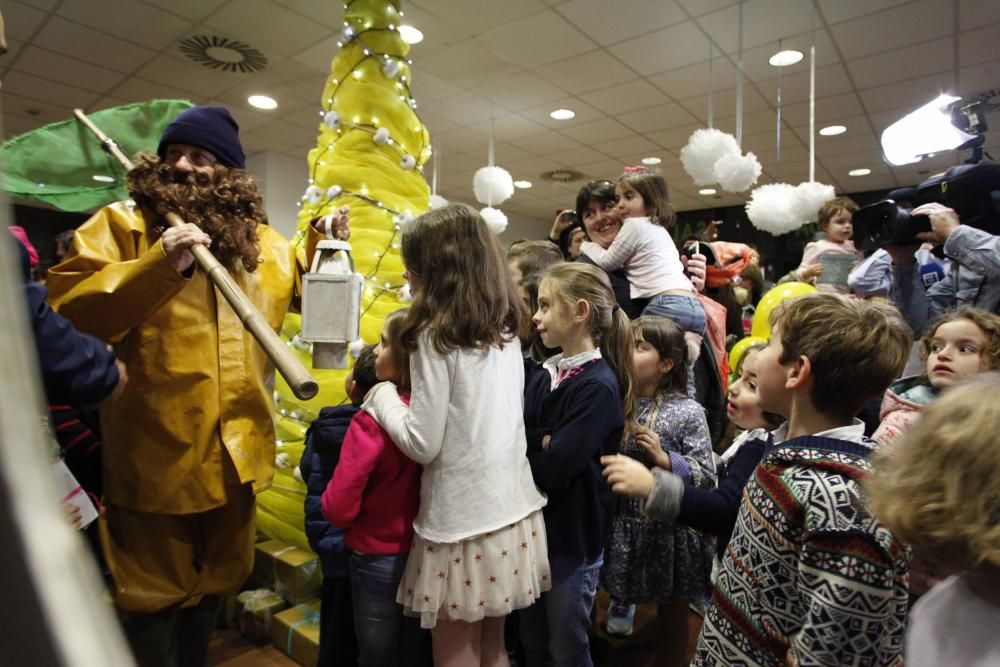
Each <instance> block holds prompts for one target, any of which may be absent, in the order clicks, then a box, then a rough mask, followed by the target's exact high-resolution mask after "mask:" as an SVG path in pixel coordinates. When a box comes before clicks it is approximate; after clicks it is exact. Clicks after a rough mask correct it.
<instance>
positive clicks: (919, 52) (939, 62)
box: [847, 37, 955, 88]
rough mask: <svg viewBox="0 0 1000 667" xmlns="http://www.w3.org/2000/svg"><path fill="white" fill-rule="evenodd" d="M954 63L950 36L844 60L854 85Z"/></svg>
mask: <svg viewBox="0 0 1000 667" xmlns="http://www.w3.org/2000/svg"><path fill="white" fill-rule="evenodd" d="M954 66H955V59H954V40H953V39H952V38H951V37H946V38H944V39H936V40H932V41H930V42H924V43H923V44H917V45H915V46H909V47H906V48H902V49H896V50H895V51H886V52H883V53H878V54H876V55H873V56H867V57H865V58H858V59H857V60H851V61H849V62H848V63H847V68H848V69H849V70H850V72H851V76H852V77H853V79H854V84H855V85H856V86H857V87H858V88H875V87H878V86H882V85H885V84H889V83H895V82H897V81H904V80H906V79H915V78H918V77H921V76H926V75H928V74H937V73H938V72H948V71H951V70H952V69H953V68H954Z"/></svg>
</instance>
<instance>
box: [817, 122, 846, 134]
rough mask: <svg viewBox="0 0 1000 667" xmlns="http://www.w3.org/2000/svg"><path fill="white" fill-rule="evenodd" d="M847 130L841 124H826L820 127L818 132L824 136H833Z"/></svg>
mask: <svg viewBox="0 0 1000 667" xmlns="http://www.w3.org/2000/svg"><path fill="white" fill-rule="evenodd" d="M844 132H847V128H846V127H844V126H843V125H827V126H826V127H821V128H820V129H819V133H820V134H822V135H823V136H824V137H835V136H837V135H838V134H843V133H844Z"/></svg>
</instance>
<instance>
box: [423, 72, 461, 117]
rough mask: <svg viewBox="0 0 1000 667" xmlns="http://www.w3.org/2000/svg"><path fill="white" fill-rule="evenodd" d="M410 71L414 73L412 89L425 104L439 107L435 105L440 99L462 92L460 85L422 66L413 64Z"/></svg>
mask: <svg viewBox="0 0 1000 667" xmlns="http://www.w3.org/2000/svg"><path fill="white" fill-rule="evenodd" d="M410 71H411V72H412V75H413V81H412V82H411V85H410V90H411V91H412V92H413V97H414V99H416V100H417V102H418V103H420V104H422V105H424V106H428V105H429V106H431V107H432V108H437V107H436V106H435V105H437V104H438V103H439V101H440V100H442V99H444V98H446V97H451V96H452V95H457V94H459V93H460V92H462V89H461V88H460V87H458V86H456V85H454V84H451V83H449V82H447V81H445V80H444V79H439V78H438V77H436V76H434V75H433V74H431V73H430V72H428V71H426V70H424V69H421V68H420V67H417V66H414V65H411V66H410Z"/></svg>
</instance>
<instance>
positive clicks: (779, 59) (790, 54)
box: [767, 50, 802, 67]
mask: <svg viewBox="0 0 1000 667" xmlns="http://www.w3.org/2000/svg"><path fill="white" fill-rule="evenodd" d="M800 60H802V52H801V51H794V50H787V51H778V52H777V53H775V54H774V55H773V56H771V57H770V58H769V59H768V61H767V62H769V63H771V65H772V66H774V67H788V66H789V65H794V64H795V63H797V62H799V61H800Z"/></svg>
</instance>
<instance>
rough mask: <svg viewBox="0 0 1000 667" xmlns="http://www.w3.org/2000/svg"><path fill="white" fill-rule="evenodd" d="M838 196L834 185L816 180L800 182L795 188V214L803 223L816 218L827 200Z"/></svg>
mask: <svg viewBox="0 0 1000 667" xmlns="http://www.w3.org/2000/svg"><path fill="white" fill-rule="evenodd" d="M836 196H837V191H836V190H834V189H833V186H832V185H826V184H825V183H817V182H816V181H806V182H805V183H799V185H798V187H796V188H795V202H794V203H793V206H794V210H795V214H796V215H797V216H798V217H799V219H800V220H802V222H803V223H806V222H813V221H815V220H816V214H817V213H819V208H820V206H822V205H823V204H825V203H826V202H828V201H830V200H831V199H833V198H834V197H836Z"/></svg>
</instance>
